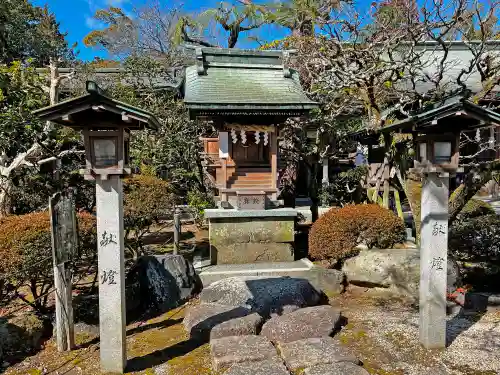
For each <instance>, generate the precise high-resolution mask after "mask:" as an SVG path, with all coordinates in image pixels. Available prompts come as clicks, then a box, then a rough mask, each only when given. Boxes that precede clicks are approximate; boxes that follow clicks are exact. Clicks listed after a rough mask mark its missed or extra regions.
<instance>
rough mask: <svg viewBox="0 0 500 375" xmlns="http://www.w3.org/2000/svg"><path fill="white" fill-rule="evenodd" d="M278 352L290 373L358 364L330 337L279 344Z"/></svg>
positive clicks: (347, 350)
mask: <svg viewBox="0 0 500 375" xmlns="http://www.w3.org/2000/svg"><path fill="white" fill-rule="evenodd" d="M279 350H280V353H281V357H282V358H283V359H284V360H285V364H286V366H287V367H288V369H289V370H291V371H297V370H298V369H305V368H308V367H312V366H315V365H319V364H328V363H336V362H351V363H353V364H356V365H357V364H359V363H360V362H359V360H358V359H357V358H356V356H355V355H354V354H353V353H352V352H351V351H350V350H349V349H347V348H345V347H343V346H341V344H340V343H339V342H338V340H335V339H333V338H331V337H321V338H312V339H305V340H297V341H292V342H289V343H280V344H279Z"/></svg>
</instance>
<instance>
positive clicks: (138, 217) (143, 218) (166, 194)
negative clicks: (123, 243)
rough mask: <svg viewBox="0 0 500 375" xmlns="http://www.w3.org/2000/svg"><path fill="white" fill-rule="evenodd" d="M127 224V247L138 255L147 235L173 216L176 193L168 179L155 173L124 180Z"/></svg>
mask: <svg viewBox="0 0 500 375" xmlns="http://www.w3.org/2000/svg"><path fill="white" fill-rule="evenodd" d="M124 194H125V199H124V225H125V238H126V239H127V248H128V249H129V250H130V251H131V252H132V254H133V256H134V257H136V256H137V255H138V253H139V252H141V249H142V246H143V242H142V240H143V238H144V236H145V235H147V234H149V233H151V226H152V225H153V224H157V223H158V222H159V221H160V219H161V218H170V219H171V218H172V216H173V209H174V205H175V196H174V195H173V194H172V193H171V191H170V184H169V183H168V182H167V181H164V180H162V179H159V178H157V177H154V176H146V175H134V176H132V177H129V178H127V179H126V180H125V184H124Z"/></svg>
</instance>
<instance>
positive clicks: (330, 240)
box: [309, 204, 405, 260]
mask: <svg viewBox="0 0 500 375" xmlns="http://www.w3.org/2000/svg"><path fill="white" fill-rule="evenodd" d="M404 240H405V225H404V222H403V221H402V220H401V219H400V218H399V217H397V216H396V215H395V214H394V213H393V212H392V211H389V210H387V209H385V208H382V207H380V206H379V205H376V204H360V205H348V206H345V207H343V208H340V209H337V208H333V209H331V210H330V211H328V212H327V213H325V214H324V215H323V216H321V217H320V218H319V219H318V220H317V221H316V222H315V223H314V224H313V226H312V228H311V231H310V233H309V255H310V256H311V257H312V258H314V259H315V260H333V259H336V260H343V259H345V258H348V257H349V256H352V255H354V254H355V253H356V252H357V251H356V249H355V247H356V245H358V244H365V245H366V246H368V248H373V247H376V248H382V249H384V248H390V247H392V246H394V245H395V244H397V243H401V242H403V241H404Z"/></svg>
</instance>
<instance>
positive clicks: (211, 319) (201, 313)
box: [182, 303, 250, 340]
mask: <svg viewBox="0 0 500 375" xmlns="http://www.w3.org/2000/svg"><path fill="white" fill-rule="evenodd" d="M249 313H250V311H249V310H248V309H246V308H244V307H235V306H225V305H219V304H215V303H201V304H199V305H194V306H190V307H189V308H188V310H187V312H186V316H185V317H184V320H183V322H182V323H183V324H184V328H185V329H186V331H187V332H189V335H190V337H192V338H195V339H207V340H208V338H209V337H210V332H211V331H212V329H213V328H214V327H215V326H217V325H219V324H221V323H224V322H226V321H228V320H231V319H235V318H241V317H243V316H246V315H248V314H249Z"/></svg>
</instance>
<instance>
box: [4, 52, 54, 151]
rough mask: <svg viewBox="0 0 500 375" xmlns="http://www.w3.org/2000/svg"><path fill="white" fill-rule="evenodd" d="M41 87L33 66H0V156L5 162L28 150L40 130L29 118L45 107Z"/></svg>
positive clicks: (40, 126) (39, 126) (40, 125)
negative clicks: (6, 159) (5, 159)
mask: <svg viewBox="0 0 500 375" xmlns="http://www.w3.org/2000/svg"><path fill="white" fill-rule="evenodd" d="M42 86H43V84H42V81H41V78H40V77H39V76H38V74H37V73H36V71H35V69H34V68H33V67H32V66H23V65H22V64H21V63H20V62H14V63H12V64H11V65H9V66H0V153H4V154H5V156H6V157H8V158H12V157H14V156H16V155H17V154H18V153H19V152H22V151H23V150H26V149H28V148H29V147H30V146H31V145H32V143H33V141H34V140H35V139H36V137H37V135H38V134H40V133H41V131H42V129H43V124H42V123H41V122H40V121H39V120H38V119H36V118H34V116H33V115H32V114H31V111H32V110H34V109H37V108H40V107H42V106H43V105H45V104H47V103H48V97H47V94H46V93H45V92H44V91H43V89H42Z"/></svg>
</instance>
